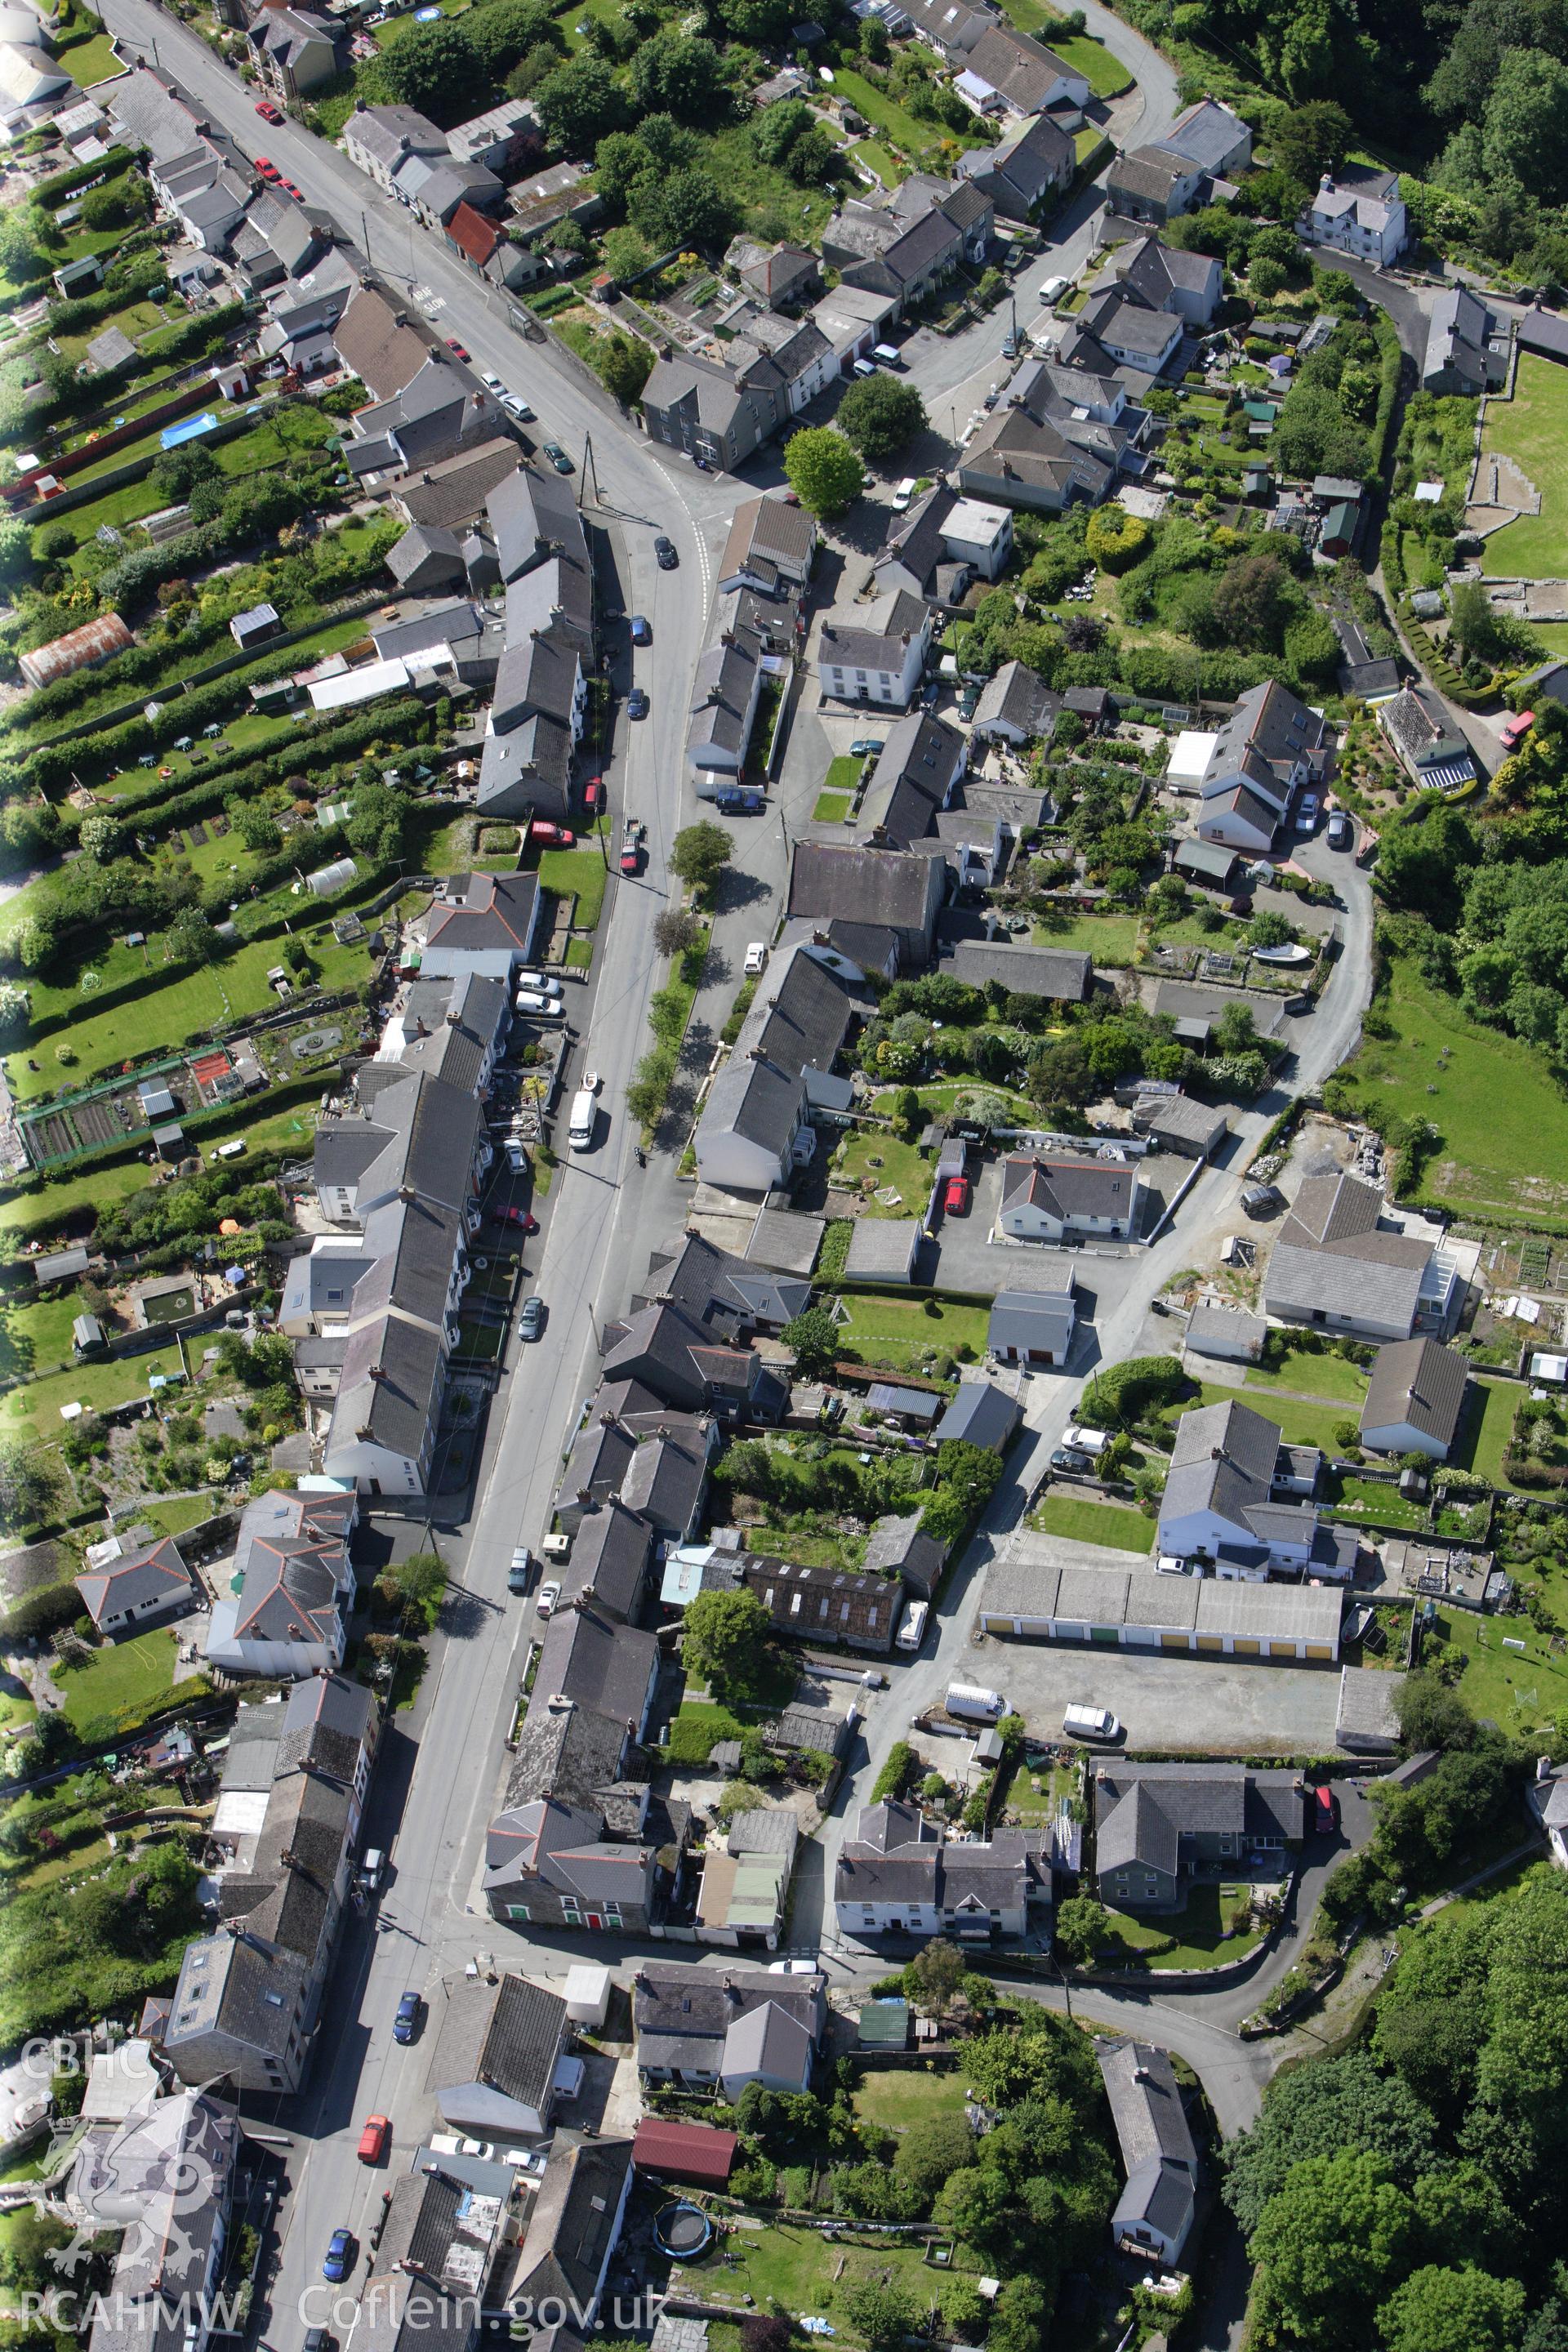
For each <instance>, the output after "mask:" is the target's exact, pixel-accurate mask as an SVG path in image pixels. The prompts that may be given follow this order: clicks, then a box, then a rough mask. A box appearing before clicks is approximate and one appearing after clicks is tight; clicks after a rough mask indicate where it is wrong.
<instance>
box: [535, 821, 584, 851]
mask: <svg viewBox="0 0 1568 2352" xmlns="http://www.w3.org/2000/svg"><path fill="white" fill-rule="evenodd" d="M528 837H529V839H530V841H542V842H543V844H544V845H545V847H546V848H547V849H570V848H571V846H572V845H573V843H574V841H575V840H576V838H577V836H576V835H575V834H574V832H573V830H572V828H571V826H570V825H569V824H550V822H549V821H548V819H547V818H545V817H542V816H536V817H535V818H534V820H533V822H532V824H531V825H530V826H529V828H528Z"/></svg>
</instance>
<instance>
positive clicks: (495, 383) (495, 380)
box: [479, 368, 506, 392]
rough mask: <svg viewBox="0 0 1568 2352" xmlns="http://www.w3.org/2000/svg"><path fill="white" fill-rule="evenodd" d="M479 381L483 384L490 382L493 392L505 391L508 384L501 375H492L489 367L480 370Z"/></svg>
mask: <svg viewBox="0 0 1568 2352" xmlns="http://www.w3.org/2000/svg"><path fill="white" fill-rule="evenodd" d="M479 382H480V383H482V384H488V385H489V389H490V391H491V392H504V391H505V390H506V386H505V384H504V383H502V382H501V380H500V376H499V375H492V374H491V373H490V371H489V368H481V369H480V370H479Z"/></svg>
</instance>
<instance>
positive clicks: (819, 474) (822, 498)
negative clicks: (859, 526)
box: [784, 425, 866, 522]
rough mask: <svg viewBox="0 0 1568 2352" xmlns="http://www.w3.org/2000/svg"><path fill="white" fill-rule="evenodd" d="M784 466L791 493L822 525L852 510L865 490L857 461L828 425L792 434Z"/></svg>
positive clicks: (839, 436)
mask: <svg viewBox="0 0 1568 2352" xmlns="http://www.w3.org/2000/svg"><path fill="white" fill-rule="evenodd" d="M784 472H785V474H786V476H787V477H788V479H789V486H790V488H791V489H792V490H793V491H794V492H795V496H796V498H797V499H799V500H800V502H801V505H802V506H803V507H805V509H806V512H807V513H808V514H814V515H816V517H817V519H818V520H819V521H822V522H832V521H834V520H836V519H837V517H838V516H839V515H841V514H843V513H844V511H845V509H847V508H848V507H851V506H853V505H854V503H855V500H856V499H858V497H859V495H860V492H861V490H862V488H864V486H865V480H866V477H865V474H864V472H863V471H862V468H861V465H860V460H859V458H858V457H857V456H856V454H855V452H854V450H853V449H852V448H851V447H850V446H849V444H848V442H847V440H846V439H845V437H844V436H843V434H842V433H839V432H837V431H836V430H835V428H834V427H833V426H832V425H805V427H804V428H803V429H802V430H801V431H800V432H798V433H795V434H792V435H791V436H790V441H789V446H788V447H787V448H786V449H785V451H784Z"/></svg>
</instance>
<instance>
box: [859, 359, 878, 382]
mask: <svg viewBox="0 0 1568 2352" xmlns="http://www.w3.org/2000/svg"><path fill="white" fill-rule="evenodd" d="M854 373H855V374H857V375H858V377H859V378H860V379H861V381H862V382H864V381H865V379H866V377H867V376H868V375H875V374H876V373H877V362H876V361H875V360H857V361H856V362H855V367H854Z"/></svg>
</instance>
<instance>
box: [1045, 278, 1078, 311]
mask: <svg viewBox="0 0 1568 2352" xmlns="http://www.w3.org/2000/svg"><path fill="white" fill-rule="evenodd" d="M1071 284H1072V279H1071V278H1047V280H1046V282H1045V284H1044V285H1043V286H1042V287H1041V289H1040V299H1041V301H1042V302H1047V303H1050V304H1053V305H1054V304H1055V303H1058V302H1059V301H1060V300H1061V299H1062V296H1063V295H1064V294H1065V293H1066V292H1067V290H1068V287H1069V286H1070V285H1071Z"/></svg>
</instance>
